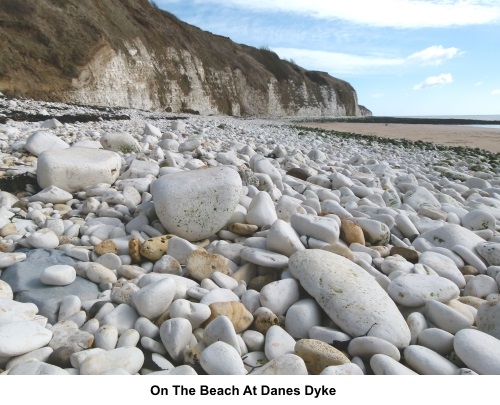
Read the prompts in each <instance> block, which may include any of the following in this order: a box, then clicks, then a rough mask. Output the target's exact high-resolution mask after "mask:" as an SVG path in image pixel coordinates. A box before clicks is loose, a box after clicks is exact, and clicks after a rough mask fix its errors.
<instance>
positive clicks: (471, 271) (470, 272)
mask: <svg viewBox="0 0 500 405" xmlns="http://www.w3.org/2000/svg"><path fill="white" fill-rule="evenodd" d="M460 272H461V273H462V274H463V275H464V276H477V275H478V274H479V271H478V270H477V269H476V268H475V267H474V266H471V265H470V264H466V265H465V266H464V267H462V268H461V269H460Z"/></svg>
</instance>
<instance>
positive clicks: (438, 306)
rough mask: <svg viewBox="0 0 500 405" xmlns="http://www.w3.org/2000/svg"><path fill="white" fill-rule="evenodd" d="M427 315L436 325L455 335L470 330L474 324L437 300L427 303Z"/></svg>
mask: <svg viewBox="0 0 500 405" xmlns="http://www.w3.org/2000/svg"><path fill="white" fill-rule="evenodd" d="M425 314H426V316H427V318H428V319H429V320H430V321H431V322H432V323H433V324H434V325H436V326H437V327H438V328H440V329H443V330H445V331H446V332H449V333H451V334H453V335H454V334H455V333H457V332H458V331H459V330H461V329H466V328H470V327H471V326H472V323H473V320H472V321H471V320H470V319H469V318H467V317H466V316H465V315H463V314H461V313H460V312H458V311H456V310H455V309H453V308H451V307H450V306H448V305H445V304H443V303H441V302H439V301H435V300H430V301H427V303H426V304H425Z"/></svg>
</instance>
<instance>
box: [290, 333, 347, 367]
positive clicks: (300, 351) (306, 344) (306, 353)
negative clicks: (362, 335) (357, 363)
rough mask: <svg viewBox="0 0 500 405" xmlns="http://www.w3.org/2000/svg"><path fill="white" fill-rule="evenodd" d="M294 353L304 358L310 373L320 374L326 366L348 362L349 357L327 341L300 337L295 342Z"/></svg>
mask: <svg viewBox="0 0 500 405" xmlns="http://www.w3.org/2000/svg"><path fill="white" fill-rule="evenodd" d="M295 354H296V355H297V356H299V357H301V358H302V360H304V363H306V367H307V370H308V371H309V372H310V373H311V374H316V375H317V374H320V373H321V372H322V371H323V370H324V369H325V368H326V367H329V366H340V365H342V364H346V363H350V360H349V358H348V357H347V356H346V355H345V354H344V353H342V352H341V351H340V350H337V349H336V348H334V347H333V346H330V345H329V344H328V343H325V342H322V341H321V340H316V339H301V340H299V341H298V342H297V343H296V344H295Z"/></svg>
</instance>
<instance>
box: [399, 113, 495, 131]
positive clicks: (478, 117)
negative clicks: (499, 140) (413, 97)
mask: <svg viewBox="0 0 500 405" xmlns="http://www.w3.org/2000/svg"><path fill="white" fill-rule="evenodd" d="M399 118H439V119H445V120H450V119H461V120H481V121H500V115H419V116H401V117H399ZM463 126H465V127H478V128H494V129H500V125H488V124H484V125H476V124H474V125H463Z"/></svg>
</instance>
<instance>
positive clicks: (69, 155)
mask: <svg viewBox="0 0 500 405" xmlns="http://www.w3.org/2000/svg"><path fill="white" fill-rule="evenodd" d="M120 169H121V157H120V155H119V154H117V153H115V152H111V151H107V150H98V149H92V148H79V147H72V148H68V149H65V150H59V151H52V150H47V151H44V152H42V153H41V154H40V156H39V157H38V164H37V171H36V173H37V180H38V184H39V185H40V187H41V188H42V189H44V188H46V187H49V186H51V185H54V186H57V187H59V188H61V189H63V190H65V191H68V192H70V193H73V192H75V191H79V190H83V189H84V188H85V187H88V186H92V185H94V184H98V183H109V184H113V183H114V182H115V180H116V179H117V178H118V176H119V174H120Z"/></svg>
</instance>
